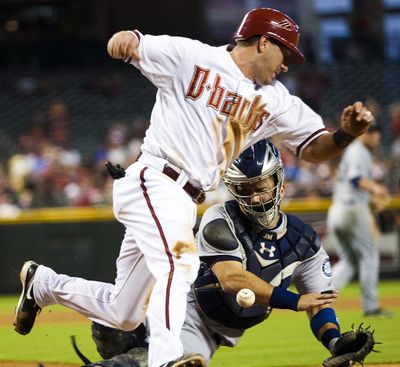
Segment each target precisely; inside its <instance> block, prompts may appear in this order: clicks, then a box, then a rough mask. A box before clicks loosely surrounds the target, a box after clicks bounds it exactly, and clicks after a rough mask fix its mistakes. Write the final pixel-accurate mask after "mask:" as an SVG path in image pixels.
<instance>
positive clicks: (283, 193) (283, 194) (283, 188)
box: [281, 183, 286, 200]
mask: <svg viewBox="0 0 400 367" xmlns="http://www.w3.org/2000/svg"><path fill="white" fill-rule="evenodd" d="M285 192H286V185H285V183H283V184H282V187H281V200H282V199H283V198H284V197H285Z"/></svg>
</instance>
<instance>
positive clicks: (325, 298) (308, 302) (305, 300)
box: [297, 291, 338, 311]
mask: <svg viewBox="0 0 400 367" xmlns="http://www.w3.org/2000/svg"><path fill="white" fill-rule="evenodd" d="M337 297H338V292H336V291H335V292H333V293H323V294H322V293H308V294H303V295H302V296H300V299H299V303H298V304H297V310H298V311H306V310H310V309H312V308H313V307H320V306H324V305H330V304H332V303H333V301H334V300H335V299H336V298H337Z"/></svg>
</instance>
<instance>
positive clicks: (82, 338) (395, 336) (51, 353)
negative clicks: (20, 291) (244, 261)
mask: <svg viewBox="0 0 400 367" xmlns="http://www.w3.org/2000/svg"><path fill="white" fill-rule="evenodd" d="M399 294H400V282H399V281H385V282H382V283H381V284H380V295H381V297H385V296H386V297H390V296H398V295H399ZM340 297H341V298H345V299H349V300H352V301H354V299H357V300H358V299H359V287H358V285H357V284H351V285H350V286H348V287H347V288H345V289H344V290H343V291H342V292H341V294H340ZM16 302H17V297H16V296H7V297H5V296H3V297H1V298H0V318H5V317H7V316H9V315H11V314H12V313H13V309H14V306H15V304H16ZM61 310H62V311H65V310H66V309H65V308H61V307H60V306H55V307H51V308H46V309H44V311H43V313H45V312H54V313H57V312H60V311H61ZM392 310H393V311H394V312H395V315H394V317H393V318H390V319H384V318H368V319H364V320H363V316H362V313H361V310H360V309H349V310H347V309H346V310H345V309H338V311H337V315H338V317H339V320H340V323H341V327H342V331H346V330H348V329H350V326H351V324H352V323H354V324H355V325H356V326H358V325H359V324H360V323H361V322H362V321H365V324H366V325H369V324H371V325H372V328H373V329H375V330H376V332H375V336H376V340H378V341H381V342H383V344H382V345H379V346H377V347H376V348H377V349H379V350H380V351H381V353H373V354H371V355H370V356H369V357H368V359H367V364H382V363H396V362H397V363H399V362H400V348H399V341H400V332H399V330H400V304H399V305H397V306H396V307H394V308H392ZM70 314H71V322H70V323H68V322H67V323H65V322H63V323H59V324H48V323H44V322H43V323H41V322H40V317H41V316H39V320H38V322H37V325H35V328H34V329H33V330H32V332H31V334H29V335H26V336H21V335H18V334H17V333H15V331H14V330H13V327H12V325H11V324H10V325H2V326H0V361H32V362H35V361H36V362H37V361H42V362H47V363H49V362H59V363H70V364H71V365H78V364H79V362H80V361H79V359H78V357H77V356H76V355H75V353H74V351H73V350H72V346H71V343H70V341H69V336H70V335H76V336H77V340H78V345H79V346H80V348H81V350H82V351H83V352H84V353H85V354H86V355H87V356H88V357H89V358H90V359H92V360H98V359H99V356H98V354H97V353H96V351H95V347H94V344H93V342H92V341H91V337H90V323H89V322H84V323H82V322H76V320H75V321H74V314H75V313H74V312H71V313H70ZM3 324H4V323H3ZM308 324H309V322H308V318H307V316H306V315H305V313H296V312H293V311H281V310H275V311H274V312H273V313H272V315H271V317H270V319H269V320H267V321H266V322H264V323H262V324H260V325H258V326H256V327H254V328H252V329H250V330H248V331H247V332H246V334H245V336H244V337H243V338H242V340H241V341H240V343H239V345H238V346H237V347H236V348H227V347H222V348H220V349H219V350H218V352H217V353H216V355H215V356H214V358H213V360H212V362H211V364H210V367H217V366H218V367H224V366H229V367H264V366H268V367H274V366H282V367H283V366H317V365H321V361H322V360H324V359H325V358H327V357H328V352H327V351H326V349H325V348H324V347H322V345H321V344H320V343H319V342H317V341H316V339H315V338H314V336H313V334H312V333H311V330H310V328H309V326H308Z"/></svg>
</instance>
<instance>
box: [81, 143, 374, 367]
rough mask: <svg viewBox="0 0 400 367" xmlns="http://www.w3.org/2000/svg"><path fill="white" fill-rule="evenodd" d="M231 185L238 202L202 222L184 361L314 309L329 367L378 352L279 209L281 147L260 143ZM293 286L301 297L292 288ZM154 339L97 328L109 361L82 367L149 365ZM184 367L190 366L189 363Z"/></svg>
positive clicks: (313, 325)
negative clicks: (340, 314) (240, 295)
mask: <svg viewBox="0 0 400 367" xmlns="http://www.w3.org/2000/svg"><path fill="white" fill-rule="evenodd" d="M224 182H225V184H226V185H227V188H228V189H229V190H230V191H231V193H232V194H233V196H234V198H235V200H229V201H227V202H225V203H223V204H218V205H215V206H212V207H210V208H208V209H207V210H206V212H205V213H204V215H203V217H202V220H201V223H200V228H199V231H198V237H197V242H198V251H199V253H200V258H201V261H202V264H201V267H200V270H199V273H198V276H197V279H196V280H195V282H194V285H193V287H192V290H191V292H189V295H188V302H187V311H186V318H185V322H184V325H183V329H182V332H181V340H182V343H183V347H184V353H185V356H186V357H188V356H190V355H191V354H193V353H201V354H202V355H203V356H204V358H205V360H206V361H207V363H208V362H209V361H210V359H211V358H212V356H213V354H214V353H215V351H216V350H217V349H218V348H219V347H220V346H229V347H234V346H235V345H236V344H237V343H238V341H239V339H240V337H241V336H242V335H243V333H244V331H245V330H246V329H248V328H250V327H252V326H254V325H256V324H258V323H261V322H264V320H265V319H266V318H268V317H269V316H270V314H271V312H272V311H273V309H274V308H281V309H290V310H293V311H306V312H307V315H308V317H309V320H310V322H309V326H310V329H311V331H312V332H313V334H314V335H315V337H316V339H317V340H318V341H319V342H320V343H321V344H322V345H323V346H324V347H325V348H326V349H327V350H328V351H329V352H330V353H331V355H332V357H330V358H328V359H326V360H325V361H324V362H323V366H324V367H345V366H351V365H353V364H354V363H355V362H359V363H362V362H363V361H364V359H365V357H366V356H367V355H368V354H369V353H370V352H371V351H372V350H373V347H374V344H375V341H374V338H373V333H372V332H370V331H369V330H368V328H363V327H362V325H360V326H359V327H358V328H357V329H353V330H351V331H349V332H346V333H344V334H342V333H341V332H340V324H339V321H338V319H337V317H336V313H335V310H334V308H333V307H332V302H333V300H334V299H335V298H336V297H337V294H336V293H335V291H334V289H333V286H332V273H331V266H330V261H329V257H328V255H327V254H326V252H325V250H324V248H323V247H322V246H321V241H320V239H319V237H318V235H317V233H316V232H315V231H314V230H313V228H312V227H311V226H309V225H308V224H306V223H304V222H303V221H302V220H301V219H300V218H298V217H296V216H294V215H291V214H288V213H284V212H282V211H281V210H280V203H281V199H282V198H283V196H284V193H285V185H284V168H283V163H282V160H281V158H280V153H279V151H278V150H277V149H276V147H275V146H274V145H273V144H272V143H271V142H269V141H268V140H262V141H259V142H258V143H256V144H254V145H253V146H251V147H249V148H248V149H246V150H245V151H244V152H243V153H242V154H241V155H240V156H239V158H238V159H237V160H236V161H235V162H234V163H233V164H232V165H231V167H230V168H229V169H228V170H227V172H226V173H225V176H224ZM290 284H293V285H294V286H295V287H296V288H297V290H298V292H299V293H298V294H297V293H294V292H291V291H289V290H288V289H287V288H288V287H289V285H290ZM243 288H248V289H251V290H252V291H253V292H254V295H255V304H254V305H252V306H250V307H242V306H241V305H240V304H239V303H238V302H237V300H236V293H237V292H239V291H240V290H241V289H243ZM311 292H312V293H311ZM149 330H150V331H149ZM149 333H150V334H151V328H149V329H147V328H145V327H144V326H142V327H140V328H138V329H136V330H134V331H131V332H126V331H120V330H114V329H112V328H109V327H106V326H103V325H100V324H96V323H94V324H93V326H92V335H93V339H94V341H95V343H96V345H97V350H98V351H99V353H100V355H101V356H102V357H103V358H104V359H105V360H103V361H101V362H98V363H97V364H96V363H95V364H90V362H88V361H87V360H85V359H84V358H82V360H83V361H84V363H86V366H103V367H137V366H140V367H147V356H146V355H147V349H146V348H144V346H146V337H147V335H148V334H149ZM136 347H138V348H136ZM121 353H122V354H121ZM132 353H138V354H139V356H140V358H136V357H135V356H134V354H132ZM143 353H144V354H143ZM78 354H79V353H78ZM118 354H119V355H118ZM138 354H135V355H136V356H137V355H138ZM116 355H118V357H116ZM186 357H185V358H186ZM116 358H124V359H121V361H123V362H119V361H117V360H116ZM135 358H136V359H135ZM127 361H129V362H127ZM181 362H182V361H181ZM88 363H89V364H88ZM129 363H130V364H129ZM167 366H176V365H175V364H172V365H167ZM179 366H184V367H189V366H192V365H191V364H190V360H187V361H186V360H185V361H184V362H183V363H181V364H179Z"/></svg>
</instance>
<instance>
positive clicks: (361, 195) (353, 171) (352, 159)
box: [333, 139, 372, 205]
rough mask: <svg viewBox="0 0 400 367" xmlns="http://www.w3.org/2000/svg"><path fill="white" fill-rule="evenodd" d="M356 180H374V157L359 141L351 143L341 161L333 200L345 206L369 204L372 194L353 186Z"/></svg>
mask: <svg viewBox="0 0 400 367" xmlns="http://www.w3.org/2000/svg"><path fill="white" fill-rule="evenodd" d="M356 178H366V179H369V180H371V179H372V155H371V152H370V151H369V150H368V149H367V148H366V147H365V145H364V144H363V143H362V142H361V141H360V140H358V139H356V140H355V141H354V142H353V143H351V144H350V145H349V146H348V147H347V149H346V151H345V152H344V154H343V157H342V160H341V161H340V165H339V169H338V173H337V181H336V186H335V190H334V195H333V200H334V202H337V203H343V204H365V205H368V204H369V200H370V194H369V192H368V191H365V190H361V189H359V188H358V187H356V186H355V185H354V184H352V180H353V179H356Z"/></svg>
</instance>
